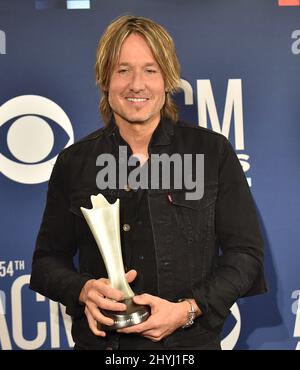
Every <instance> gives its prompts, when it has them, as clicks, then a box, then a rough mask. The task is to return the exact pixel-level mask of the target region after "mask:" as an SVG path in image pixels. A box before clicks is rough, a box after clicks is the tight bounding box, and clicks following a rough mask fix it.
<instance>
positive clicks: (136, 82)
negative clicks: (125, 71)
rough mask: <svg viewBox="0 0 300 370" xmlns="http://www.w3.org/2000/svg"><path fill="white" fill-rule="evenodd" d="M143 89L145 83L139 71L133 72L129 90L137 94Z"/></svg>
mask: <svg viewBox="0 0 300 370" xmlns="http://www.w3.org/2000/svg"><path fill="white" fill-rule="evenodd" d="M144 89H145V81H144V78H143V74H142V72H140V71H134V73H133V74H132V78H131V81H130V90H132V91H134V92H138V91H141V90H144Z"/></svg>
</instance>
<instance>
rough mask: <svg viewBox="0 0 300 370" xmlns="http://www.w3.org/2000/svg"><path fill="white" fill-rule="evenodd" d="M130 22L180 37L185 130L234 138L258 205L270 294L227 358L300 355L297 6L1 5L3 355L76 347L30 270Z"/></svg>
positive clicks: (238, 314)
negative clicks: (283, 352)
mask: <svg viewBox="0 0 300 370" xmlns="http://www.w3.org/2000/svg"><path fill="white" fill-rule="evenodd" d="M291 3H294V6H288V4H291ZM297 3H298V6H297V5H296V4H297ZM76 8H77V9H76ZM79 8H82V9H79ZM125 13H133V14H136V15H143V16H146V17H150V18H152V19H154V20H155V21H157V22H159V23H161V24H162V25H164V26H165V27H166V28H167V29H168V31H169V32H170V33H171V35H172V36H173V38H174V41H175V43H176V46H177V53H178V56H179V59H180V61H181V66H182V73H181V77H182V87H183V91H182V92H181V93H179V94H178V95H177V96H176V101H177V103H178V104H179V106H180V110H181V118H182V119H184V120H186V121H189V122H193V123H194V124H200V125H202V126H207V127H209V128H212V129H213V130H216V131H219V132H222V133H223V134H224V135H225V136H227V137H229V139H230V141H231V142H232V144H233V146H234V147H235V149H236V152H237V154H238V156H239V159H240V161H241V163H242V165H243V168H244V171H245V173H246V176H247V178H248V181H249V184H250V185H251V189H252V193H253V196H254V198H255V201H256V205H257V209H258V213H259V216H260V221H261V226H262V230H263V234H264V239H265V244H266V275H267V279H268V282H269V288H270V291H269V293H268V294H266V295H262V296H257V297H252V298H248V299H242V300H240V301H238V303H237V305H234V306H233V307H232V315H231V316H230V317H229V319H228V320H227V324H226V327H225V329H224V333H223V342H222V346H223V348H227V349H232V348H236V349H248V348H249V349H295V348H296V347H297V346H298V347H299V348H300V344H299V345H298V341H299V343H300V309H299V311H298V314H297V308H298V300H299V296H300V279H299V277H300V273H299V271H300V269H299V260H300V249H299V241H298V238H297V234H298V227H299V208H300V200H299V195H298V192H299V189H300V166H299V158H300V145H299V138H300V125H299V117H300V104H299V75H300V4H299V2H297V1H291V0H289V1H288V0H286V1H284V0H281V1H277V0H264V1H261V0H252V1H248V0H239V1H235V0H224V1H220V0H201V1H199V0H190V1H185V0H147V1H140V0H127V1H126V2H125V1H123V0H114V1H113V2H108V1H104V0H103V1H102V0H94V1H93V0H92V1H64V0H63V1H57V0H52V1H51V0H48V1H44V0H36V1H34V0H26V1H22V0H1V1H0V207H1V208H0V232H1V234H0V348H1V349H37V348H39V349H50V348H70V347H71V346H72V340H71V337H70V319H69V318H68V317H67V316H66V315H65V313H64V310H63V307H61V306H59V305H58V304H57V303H55V302H51V301H49V300H48V299H45V298H44V297H42V296H40V295H38V294H35V293H34V292H32V291H30V290H29V289H28V282H29V275H30V270H31V257H32V253H33V249H34V244H35V238H36V235H37V231H38V229H39V225H40V222H41V217H42V212H43V209H44V204H45V196H46V189H47V180H48V178H49V175H50V172H51V168H52V166H53V163H54V162H55V159H56V156H57V154H58V152H59V151H61V150H62V149H63V148H64V147H65V146H67V145H70V144H71V143H72V142H73V141H74V140H75V141H76V140H78V139H79V138H80V137H82V136H84V135H86V134H88V133H89V132H91V131H93V130H95V129H97V128H99V127H100V126H102V122H101V119H100V117H99V113H98V100H99V92H98V90H97V88H96V86H95V82H94V63H95V50H96V46H97V42H98V39H99V37H100V35H101V34H102V32H103V31H104V29H105V27H106V26H107V24H108V23H109V22H110V21H111V20H112V19H113V18H116V17H117V16H119V15H121V14H125Z"/></svg>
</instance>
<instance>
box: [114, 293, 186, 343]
mask: <svg viewBox="0 0 300 370" xmlns="http://www.w3.org/2000/svg"><path fill="white" fill-rule="evenodd" d="M133 299H134V302H135V303H137V304H141V305H142V304H143V305H149V306H150V307H151V315H150V317H149V318H148V319H147V320H146V321H144V322H143V323H141V324H138V325H134V326H130V327H128V328H123V329H119V330H118V333H126V334H130V333H135V334H140V335H142V336H143V337H145V338H148V339H151V340H152V341H153V342H158V341H160V340H162V339H163V338H165V337H167V336H168V335H170V334H172V333H173V332H174V331H175V330H177V329H178V328H180V327H182V326H183V325H184V324H185V323H186V321H187V312H188V310H189V303H188V302H186V301H182V302H179V303H173V302H169V301H167V300H165V299H162V298H159V297H156V296H153V295H150V294H142V295H139V296H135V297H134V298H133Z"/></svg>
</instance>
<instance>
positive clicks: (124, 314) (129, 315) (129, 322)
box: [97, 298, 150, 331]
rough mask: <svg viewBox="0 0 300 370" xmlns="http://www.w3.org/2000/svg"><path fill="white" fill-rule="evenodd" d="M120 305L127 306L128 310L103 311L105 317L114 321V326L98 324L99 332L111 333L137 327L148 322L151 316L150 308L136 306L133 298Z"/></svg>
mask: <svg viewBox="0 0 300 370" xmlns="http://www.w3.org/2000/svg"><path fill="white" fill-rule="evenodd" d="M120 303H125V304H126V306H127V309H126V310H125V311H108V310H101V312H102V313H103V315H105V316H107V317H109V318H110V319H113V320H114V324H113V325H112V326H108V325H103V324H100V323H98V324H97V327H98V330H104V331H111V330H117V329H121V328H127V327H128V326H133V325H137V324H140V323H141V322H143V321H146V320H147V319H148V317H149V316H150V307H149V306H143V305H139V304H136V303H134V302H133V300H132V298H128V299H124V300H123V301H121V302H120Z"/></svg>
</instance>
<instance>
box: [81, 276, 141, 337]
mask: <svg viewBox="0 0 300 370" xmlns="http://www.w3.org/2000/svg"><path fill="white" fill-rule="evenodd" d="M136 275H137V272H136V271H135V270H130V271H128V272H127V273H126V274H125V277H126V280H127V282H128V283H131V282H132V281H133V280H134V279H135V278H136ZM122 299H124V295H123V293H122V292H121V291H120V290H117V289H114V288H112V287H111V286H110V284H109V280H108V279H104V278H101V279H98V280H95V279H92V280H88V281H87V282H86V283H85V285H84V286H83V288H82V290H81V292H80V296H79V301H80V302H81V303H83V304H85V311H84V312H85V314H86V317H87V320H88V323H89V327H90V329H91V330H92V332H93V333H94V334H95V335H97V336H101V337H105V336H106V333H105V332H104V331H102V330H98V329H97V322H99V323H100V324H104V325H108V326H111V325H113V323H114V322H113V320H112V319H110V318H108V317H106V316H104V315H103V314H102V313H101V312H100V310H99V308H100V309H105V310H110V311H124V310H125V309H126V306H125V304H123V303H119V302H118V301H121V300H122Z"/></svg>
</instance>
